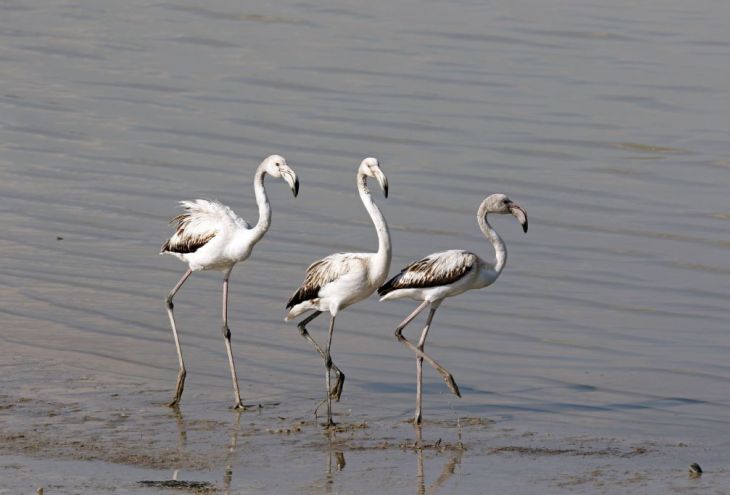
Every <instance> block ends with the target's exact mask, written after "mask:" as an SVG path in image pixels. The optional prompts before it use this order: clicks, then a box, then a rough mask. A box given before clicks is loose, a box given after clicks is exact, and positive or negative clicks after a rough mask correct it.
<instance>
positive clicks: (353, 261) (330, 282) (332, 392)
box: [285, 157, 391, 428]
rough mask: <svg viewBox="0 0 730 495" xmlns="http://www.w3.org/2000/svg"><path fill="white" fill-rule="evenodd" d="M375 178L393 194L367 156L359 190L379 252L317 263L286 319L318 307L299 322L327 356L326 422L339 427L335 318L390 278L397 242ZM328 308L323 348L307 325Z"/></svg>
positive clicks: (337, 256)
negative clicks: (378, 200) (371, 185)
mask: <svg viewBox="0 0 730 495" xmlns="http://www.w3.org/2000/svg"><path fill="white" fill-rule="evenodd" d="M368 177H373V178H375V180H377V181H378V184H379V185H380V187H381V188H382V190H383V194H384V195H385V197H386V198H387V197H388V179H387V178H386V177H385V174H384V173H383V171H382V170H381V169H380V163H379V162H378V160H377V159H376V158H372V157H371V158H365V159H364V160H363V161H362V163H361V164H360V167H359V168H358V171H357V189H358V192H359V193H360V199H361V200H362V203H363V205H365V209H366V210H367V211H368V213H369V214H370V218H371V219H372V221H373V224H374V225H375V230H376V232H377V234H378V252H376V253H335V254H331V255H329V256H327V257H326V258H323V259H321V260H319V261H315V262H314V263H312V264H311V265H310V266H309V268H307V272H306V275H305V278H304V282H303V283H302V285H301V286H300V287H299V288H298V289H297V291H296V292H295V293H294V295H292V297H291V298H290V299H289V302H287V304H286V309H287V310H288V312H287V314H286V318H285V320H286V321H289V320H291V319H293V318H296V317H297V316H299V315H301V314H303V313H306V312H308V311H314V313H312V314H311V315H309V316H307V317H306V318H304V319H303V320H302V321H301V322H300V323H299V324H298V325H297V327H298V328H299V333H300V334H301V336H302V337H304V338H305V339H306V340H307V341H308V342H310V343H311V344H312V345H313V346H314V348H315V349H316V350H317V352H318V353H319V354H320V356H322V359H323V360H324V365H325V369H326V374H325V386H326V388H327V395H326V399H325V402H326V403H327V423H326V425H325V426H326V427H327V428H329V427H332V426H334V422H333V421H332V399H333V398H334V399H336V400H337V401H339V400H340V396H341V395H342V386H343V385H344V383H345V375H344V374H343V373H342V371H340V369H339V368H338V367H337V366H336V365H335V364H334V363H333V362H332V357H331V354H330V348H331V346H332V333H333V331H334V327H335V317H336V316H337V314H338V313H339V311H340V310H343V309H345V308H346V307H348V306H350V305H352V304H355V303H357V302H360V301H362V300H364V299H367V298H368V297H369V296H370V295H371V294H372V293H373V292H375V290H376V289H377V288H378V287H379V286H380V285H381V284H382V283H383V282H384V281H385V279H386V278H387V276H388V271H389V270H390V259H391V247H390V232H389V231H388V225H387V224H386V223H385V218H384V217H383V214H382V213H381V212H380V209H379V208H378V207H377V205H376V204H375V203H374V202H373V198H372V196H371V195H370V190H369V189H368V186H367V178H368ZM324 311H328V312H329V313H330V316H331V317H330V323H329V337H328V339H327V346H326V347H325V349H324V350H323V349H322V347H321V346H320V345H319V344H318V343H317V342H316V341H315V340H314V339H313V338H312V337H311V336H310V335H309V332H308V331H307V328H306V325H307V324H309V323H310V322H311V321H312V320H314V319H315V318H316V317H318V316H319V315H321V314H322V313H323V312H324ZM333 369H334V371H335V373H336V374H337V383H336V384H335V387H334V388H330V385H331V371H332V370H333Z"/></svg>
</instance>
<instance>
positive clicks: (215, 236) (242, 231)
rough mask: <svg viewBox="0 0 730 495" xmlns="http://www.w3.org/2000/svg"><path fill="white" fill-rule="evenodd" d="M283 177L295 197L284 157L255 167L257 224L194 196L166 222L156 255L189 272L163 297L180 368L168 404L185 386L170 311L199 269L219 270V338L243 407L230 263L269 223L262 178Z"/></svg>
mask: <svg viewBox="0 0 730 495" xmlns="http://www.w3.org/2000/svg"><path fill="white" fill-rule="evenodd" d="M266 174H269V175H271V176H272V177H276V178H282V179H284V180H285V181H286V183H287V184H289V187H291V190H292V192H293V193H294V196H295V197H296V195H297V193H298V192H299V180H298V179H297V174H295V173H294V170H292V169H291V168H290V167H289V166H288V165H287V164H286V160H285V159H284V157H282V156H279V155H271V156H269V157H268V158H266V159H265V160H264V161H263V162H261V165H259V167H258V168H257V169H256V175H255V177H254V192H255V194H256V203H257V204H258V207H259V220H258V223H257V224H256V225H255V226H254V227H251V226H249V225H248V224H247V223H246V221H245V220H243V219H242V218H241V217H239V216H238V215H236V214H235V213H234V212H233V210H231V209H230V208H229V207H227V206H225V205H224V204H221V203H219V202H218V201H208V200H205V199H197V200H195V201H181V202H180V204H181V205H182V206H183V208H185V211H184V212H183V213H181V214H179V215H178V216H176V217H175V218H173V219H172V220H171V221H170V223H171V224H173V225H174V226H175V233H174V234H173V235H172V237H170V239H168V240H167V242H165V243H164V244H163V245H162V248H161V250H160V254H166V253H167V254H171V255H173V256H175V257H177V258H180V259H181V260H183V261H184V262H186V263H187V264H188V270H187V271H186V272H185V274H184V275H183V276H182V278H181V279H180V281H179V282H178V283H177V285H175V287H173V289H172V290H171V291H170V294H169V295H168V296H167V298H166V299H165V305H166V307H167V315H168V316H169V317H170V325H171V326H172V335H173V336H174V338H175V347H176V348H177V357H178V360H179V361H180V371H179V373H178V375H177V386H176V391H175V397H174V398H173V399H172V402H170V403H169V404H168V405H169V406H171V407H174V406H177V405H178V404H179V402H180V398H181V396H182V393H183V387H184V385H185V375H186V372H185V363H184V362H183V357H182V350H181V349H180V339H179V338H178V335H177V328H176V326H175V317H174V315H173V312H172V309H173V304H172V298H173V297H175V294H176V293H177V291H179V290H180V287H182V285H183V284H184V283H185V281H186V280H187V279H188V277H190V275H191V274H192V273H193V272H197V271H201V270H218V271H220V272H223V337H224V339H225V342H226V350H227V351H228V365H229V367H230V368H231V377H232V379H233V392H234V394H235V396H236V403H235V405H234V407H235V408H236V409H245V406H244V405H243V402H241V393H240V390H239V388H238V378H237V376H236V368H235V366H234V364H233V353H232V352H231V331H230V330H229V329H228V277H229V276H230V274H231V270H233V266H234V265H235V264H236V263H238V262H239V261H243V260H245V259H246V258H248V257H249V256H250V255H251V250H252V249H253V247H254V246H255V245H256V243H257V242H259V241H260V240H261V238H262V237H263V236H264V234H265V233H266V231H268V230H269V226H270V225H271V206H270V205H269V198H268V197H267V196H266V190H265V189H264V176H265V175H266Z"/></svg>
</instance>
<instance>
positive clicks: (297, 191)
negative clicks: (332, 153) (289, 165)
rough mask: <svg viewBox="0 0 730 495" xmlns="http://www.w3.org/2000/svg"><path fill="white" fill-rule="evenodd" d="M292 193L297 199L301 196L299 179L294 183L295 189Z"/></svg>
mask: <svg viewBox="0 0 730 495" xmlns="http://www.w3.org/2000/svg"><path fill="white" fill-rule="evenodd" d="M292 191H293V192H294V197H295V198H296V197H297V195H298V194H299V179H296V180H295V181H294V189H292Z"/></svg>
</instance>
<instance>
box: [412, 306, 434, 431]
mask: <svg viewBox="0 0 730 495" xmlns="http://www.w3.org/2000/svg"><path fill="white" fill-rule="evenodd" d="M435 312H436V308H434V307H432V308H431V310H430V311H429V312H428V319H427V320H426V326H425V327H423V332H422V333H421V338H420V339H419V340H418V345H417V346H416V347H417V348H418V350H420V351H421V352H423V347H424V346H425V345H426V337H427V336H428V329H429V328H430V327H431V320H433V314H434V313H435ZM422 406H423V358H422V357H421V356H418V357H416V416H415V418H413V422H414V423H415V424H417V425H420V424H421V419H422V414H421V411H422V409H423V407H422Z"/></svg>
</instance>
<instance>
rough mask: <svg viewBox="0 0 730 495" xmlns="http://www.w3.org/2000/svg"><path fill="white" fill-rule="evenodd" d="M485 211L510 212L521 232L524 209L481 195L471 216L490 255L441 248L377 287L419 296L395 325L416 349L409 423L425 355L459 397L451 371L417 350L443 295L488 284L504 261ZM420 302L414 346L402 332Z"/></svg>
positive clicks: (389, 294) (387, 293) (388, 293)
mask: <svg viewBox="0 0 730 495" xmlns="http://www.w3.org/2000/svg"><path fill="white" fill-rule="evenodd" d="M490 213H498V214H506V213H510V214H512V215H514V216H515V218H517V220H518V221H519V222H520V224H521V225H522V230H523V231H524V232H527V212H525V210H524V209H523V208H522V207H521V206H519V205H518V204H517V203H514V202H513V201H512V200H511V199H509V198H508V197H507V196H505V195H504V194H492V195H491V196H489V197H487V198H486V199H484V201H482V203H481V205H479V209H478V210H477V222H478V223H479V227H480V228H481V230H482V233H483V234H484V236H485V237H486V238H487V239H488V240H489V242H491V243H492V246H493V247H494V251H495V254H496V258H495V260H494V261H485V260H483V259H481V258H480V257H479V256H477V255H476V254H474V253H470V252H469V251H461V250H450V251H443V252H440V253H433V254H429V255H428V256H426V257H425V258H423V259H420V260H418V261H414V262H413V263H411V264H409V265H407V266H406V267H405V268H403V270H401V272H400V273H399V274H398V275H396V276H395V277H393V278H391V279H390V280H388V281H387V282H386V283H385V284H384V285H383V286H382V287H380V288H379V289H378V294H379V295H380V296H381V297H380V300H381V301H387V300H391V299H400V298H404V297H407V298H410V299H415V300H416V301H422V302H421V304H419V305H418V307H417V308H416V309H415V310H414V311H413V312H412V313H411V314H410V315H408V316H407V317H406V319H405V320H403V321H402V322H401V323H400V324H399V325H398V326H397V327H396V329H395V337H396V339H398V340H399V341H400V342H402V343H403V344H405V345H406V347H408V348H409V349H411V350H412V351H413V352H415V353H416V356H417V357H416V414H415V417H414V423H415V424H417V425H418V424H421V418H422V414H421V410H422V388H423V360H424V359H425V360H426V361H427V362H428V363H429V364H430V365H431V366H433V367H434V368H435V369H436V371H438V372H439V374H440V375H441V377H442V378H443V379H444V381H445V382H446V384H447V385H448V387H449V389H451V391H452V392H453V393H454V394H455V395H456V396H457V397H461V393H460V392H459V387H458V386H457V385H456V382H455V381H454V377H453V376H452V375H451V373H449V372H448V371H446V369H445V368H444V367H443V366H441V365H440V364H438V363H437V362H436V361H434V360H433V359H432V358H431V357H430V356H429V355H428V354H426V353H425V352H423V347H424V345H425V343H426V336H427V335H428V330H429V328H430V327H431V320H433V315H434V313H435V312H436V310H437V309H438V307H439V306H440V305H441V303H442V302H443V300H444V299H446V298H447V297H453V296H456V295H459V294H461V293H462V292H466V291H468V290H472V289H481V288H483V287H487V286H490V285H492V284H493V283H494V282H495V281H496V280H497V278H498V277H499V275H500V274H501V273H502V270H503V269H504V265H505V263H506V262H507V247H506V246H505V245H504V242H503V241H502V238H501V237H500V236H499V234H497V232H496V231H495V230H494V229H493V228H492V226H491V225H489V222H488V221H487V215H488V214H490ZM426 306H430V311H429V313H428V318H427V319H426V326H425V328H424V329H423V331H422V333H421V338H420V339H419V341H418V345H416V346H414V345H413V344H412V343H411V342H410V341H409V340H408V339H406V338H405V337H404V336H403V333H402V331H403V329H404V328H405V327H406V325H408V324H409V323H410V322H411V321H412V320H413V319H414V318H415V317H416V316H417V315H418V314H419V313H420V312H421V311H423V309H424V308H425V307H426Z"/></svg>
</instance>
